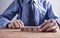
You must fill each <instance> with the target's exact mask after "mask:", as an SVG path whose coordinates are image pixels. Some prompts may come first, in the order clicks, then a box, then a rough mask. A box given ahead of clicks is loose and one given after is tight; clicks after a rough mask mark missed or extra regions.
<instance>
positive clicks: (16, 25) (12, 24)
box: [8, 20, 24, 29]
mask: <svg viewBox="0 0 60 38" xmlns="http://www.w3.org/2000/svg"><path fill="white" fill-rule="evenodd" d="M21 27H24V24H23V22H22V21H21V20H15V21H12V22H10V23H9V24H8V28H10V29H19V28H21Z"/></svg>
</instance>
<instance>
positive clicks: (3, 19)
mask: <svg viewBox="0 0 60 38" xmlns="http://www.w3.org/2000/svg"><path fill="white" fill-rule="evenodd" d="M18 12H19V4H18V2H17V0H14V1H13V2H12V3H11V4H10V6H9V7H8V8H7V9H6V10H5V11H4V13H2V14H1V15H0V28H4V27H6V25H7V24H8V23H9V22H10V21H11V20H12V18H13V17H14V16H15V15H16V14H17V13H18Z"/></svg>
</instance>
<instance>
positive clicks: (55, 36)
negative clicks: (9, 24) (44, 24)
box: [0, 29, 60, 38]
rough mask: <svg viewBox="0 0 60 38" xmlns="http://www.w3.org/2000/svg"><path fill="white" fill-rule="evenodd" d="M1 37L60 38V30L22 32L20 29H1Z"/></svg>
mask: <svg viewBox="0 0 60 38" xmlns="http://www.w3.org/2000/svg"><path fill="white" fill-rule="evenodd" d="M0 38H60V31H59V32H56V33H52V32H21V31H20V29H0Z"/></svg>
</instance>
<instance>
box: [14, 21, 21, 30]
mask: <svg viewBox="0 0 60 38" xmlns="http://www.w3.org/2000/svg"><path fill="white" fill-rule="evenodd" d="M14 23H15V28H16V29H18V28H20V25H19V24H18V23H17V21H16V20H15V21H14Z"/></svg>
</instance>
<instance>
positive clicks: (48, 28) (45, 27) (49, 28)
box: [40, 19, 59, 32]
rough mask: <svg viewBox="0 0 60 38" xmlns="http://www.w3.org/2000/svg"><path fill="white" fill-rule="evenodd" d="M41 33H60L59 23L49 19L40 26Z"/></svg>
mask: <svg viewBox="0 0 60 38" xmlns="http://www.w3.org/2000/svg"><path fill="white" fill-rule="evenodd" d="M40 31H41V32H42V31H43V32H57V31H59V27H58V24H57V22H56V21H55V20H54V19H49V20H47V21H45V22H43V23H42V24H41V25H40Z"/></svg>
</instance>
